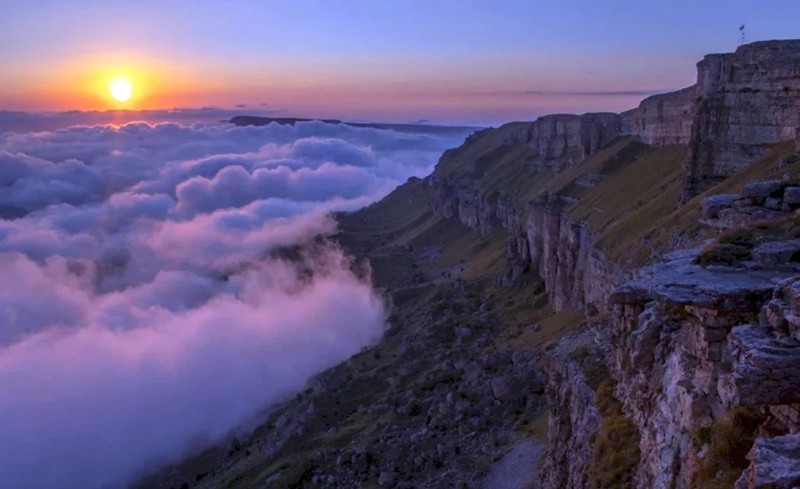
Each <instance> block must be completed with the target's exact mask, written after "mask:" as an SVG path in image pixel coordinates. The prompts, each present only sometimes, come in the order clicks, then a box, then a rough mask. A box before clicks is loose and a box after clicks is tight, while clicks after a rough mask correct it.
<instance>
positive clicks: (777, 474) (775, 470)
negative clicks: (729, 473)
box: [735, 434, 800, 489]
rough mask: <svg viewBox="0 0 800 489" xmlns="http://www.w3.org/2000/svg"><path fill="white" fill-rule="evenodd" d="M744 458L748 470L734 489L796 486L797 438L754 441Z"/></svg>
mask: <svg viewBox="0 0 800 489" xmlns="http://www.w3.org/2000/svg"><path fill="white" fill-rule="evenodd" d="M748 458H749V459H750V461H751V465H750V467H748V468H747V470H745V472H744V474H742V477H740V478H739V480H738V481H737V482H736V485H735V487H736V488H737V489H739V488H741V489H767V488H769V489H793V488H796V487H798V486H800V435H798V434H794V435H785V436H776V437H774V438H758V439H757V440H756V442H755V444H754V445H753V449H752V450H751V451H750V454H749V455H748Z"/></svg>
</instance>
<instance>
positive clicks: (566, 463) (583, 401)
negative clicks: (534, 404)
mask: <svg viewBox="0 0 800 489" xmlns="http://www.w3.org/2000/svg"><path fill="white" fill-rule="evenodd" d="M580 348H583V349H590V348H596V345H595V344H594V338H593V334H592V333H591V332H590V331H588V330H585V331H582V332H580V333H577V334H575V335H572V336H570V337H568V338H566V339H565V340H564V341H561V342H559V344H558V345H556V346H555V347H554V348H553V349H552V350H551V351H549V352H548V353H547V355H545V356H544V364H543V367H544V372H545V375H546V377H547V379H548V380H547V384H546V388H545V393H546V394H547V399H548V400H549V401H550V412H551V415H550V417H549V420H548V439H549V440H550V447H549V449H548V456H547V458H546V459H545V466H544V468H543V470H542V487H543V488H548V489H549V488H552V489H558V488H563V487H576V488H577V487H587V486H588V478H589V475H588V472H589V466H590V464H591V461H592V439H593V437H594V436H595V435H596V434H597V432H598V430H599V428H600V421H601V414H600V412H599V410H598V409H597V406H596V405H595V392H594V389H593V388H592V387H591V386H590V385H589V383H588V382H587V378H586V375H585V374H584V372H583V369H582V368H581V365H580V363H579V362H578V360H577V359H576V358H575V351H576V350H577V349H580Z"/></svg>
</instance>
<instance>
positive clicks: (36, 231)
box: [0, 122, 458, 488]
mask: <svg viewBox="0 0 800 489" xmlns="http://www.w3.org/2000/svg"><path fill="white" fill-rule="evenodd" d="M457 142H458V141H454V140H445V139H442V138H441V137H438V136H434V135H428V134H401V133H397V132H394V131H386V130H375V129H368V128H353V127H349V126H344V125H331V124H324V123H319V122H309V123H300V124H297V125H295V126H278V125H275V124H273V125H270V126H266V127H231V126H221V125H205V124H195V125H179V124H174V123H165V124H156V125H151V124H146V123H132V124H127V125H124V126H121V127H112V126H74V127H70V128H66V129H62V130H58V131H54V132H39V133H19V132H9V133H4V134H0V270H2V271H3V273H2V276H0V393H2V395H0V480H3V481H5V483H9V484H10V487H30V488H37V487H41V488H50V487H67V488H69V487H75V488H78V487H80V488H94V487H117V486H119V485H123V484H125V483H126V482H128V481H130V480H132V478H134V477H135V476H136V475H138V474H140V473H141V471H142V470H145V469H147V468H150V467H153V465H154V464H159V463H164V462H167V461H170V460H174V459H175V457H178V456H180V454H181V453H183V452H184V451H185V450H187V449H188V448H190V447H192V448H197V446H198V445H202V444H203V443H208V442H209V441H212V440H214V439H217V438H219V437H221V436H224V435H225V434H226V433H228V432H229V431H230V430H232V429H235V428H236V427H238V426H240V425H241V424H242V423H244V422H246V421H248V420H249V419H251V418H252V417H253V416H254V415H256V414H257V413H258V412H260V410H262V409H264V408H266V407H268V406H269V405H270V404H273V403H275V402H277V401H279V400H281V399H284V398H286V397H287V396H289V395H291V394H292V393H294V392H296V391H298V390H299V389H301V388H302V387H303V385H304V384H305V382H306V381H307V380H308V378H309V377H310V376H312V375H314V374H315V373H317V372H319V371H321V370H323V369H325V368H328V367H330V366H332V365H335V364H336V363H338V362H340V361H342V360H344V359H346V358H348V357H349V356H351V355H353V354H354V353H356V352H358V351H359V350H360V349H361V348H363V347H364V346H366V345H369V344H371V343H373V342H375V341H376V340H377V339H378V338H379V337H380V334H381V332H382V329H383V324H384V311H383V308H382V304H381V302H380V300H379V299H378V298H377V297H376V296H375V295H374V293H373V291H372V289H371V287H370V284H369V283H365V282H364V281H363V280H362V279H360V278H358V277H356V276H355V275H354V274H353V273H352V272H351V271H350V266H349V261H348V258H347V257H345V256H343V255H342V253H341V252H340V251H339V250H337V249H335V248H334V247H332V246H330V245H319V244H315V245H313V251H310V252H308V253H306V254H305V259H304V260H305V261H304V263H303V264H302V266H300V265H299V264H298V263H293V262H289V261H285V260H282V259H278V258H274V257H273V256H274V254H272V253H270V252H271V251H272V250H275V249H277V248H280V247H283V246H292V245H296V244H303V243H309V242H310V241H311V240H312V238H314V237H315V236H318V235H320V234H325V233H329V232H331V231H333V230H334V227H335V223H334V222H333V221H332V220H330V219H329V218H328V217H327V214H328V213H329V212H330V211H332V210H338V209H352V208H357V207H359V206H362V205H364V204H366V203H369V202H371V201H373V200H375V199H376V198H379V197H380V196H382V195H383V194H385V193H386V192H388V191H389V190H390V189H391V188H393V187H394V186H396V185H397V184H398V183H400V182H402V181H404V180H405V179H406V178H408V177H410V176H419V175H423V174H425V173H427V172H428V171H430V169H431V167H432V165H433V163H434V162H435V160H436V158H437V157H438V155H439V154H440V153H441V151H442V150H443V149H444V148H445V147H447V146H451V145H454V144H456V143H457ZM309 270H310V271H311V273H310V274H309Z"/></svg>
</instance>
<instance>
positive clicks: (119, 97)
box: [108, 78, 133, 102]
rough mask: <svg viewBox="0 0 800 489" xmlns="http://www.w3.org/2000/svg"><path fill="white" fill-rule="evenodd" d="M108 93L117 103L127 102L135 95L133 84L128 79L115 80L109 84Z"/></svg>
mask: <svg viewBox="0 0 800 489" xmlns="http://www.w3.org/2000/svg"><path fill="white" fill-rule="evenodd" d="M108 91H109V93H111V96H112V97H113V98H114V100H116V101H117V102H127V101H128V100H130V99H131V95H133V84H132V83H131V82H130V81H128V80H127V79H126V78H115V79H114V80H111V83H109V84H108Z"/></svg>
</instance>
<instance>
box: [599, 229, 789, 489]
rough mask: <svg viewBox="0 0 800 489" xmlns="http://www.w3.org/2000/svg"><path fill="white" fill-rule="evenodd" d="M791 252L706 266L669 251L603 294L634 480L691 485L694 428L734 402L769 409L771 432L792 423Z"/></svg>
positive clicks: (697, 459) (697, 454) (698, 457)
mask: <svg viewBox="0 0 800 489" xmlns="http://www.w3.org/2000/svg"><path fill="white" fill-rule="evenodd" d="M762 246H763V245H762ZM798 250H800V243H798V242H795V243H794V250H792V253H788V254H785V257H784V259H783V260H782V261H779V262H776V261H775V260H774V258H775V257H774V256H771V257H769V259H765V260H761V261H759V257H758V256H755V257H754V261H753V262H749V263H742V264H740V265H732V266H723V265H716V266H713V267H712V266H709V267H707V268H703V267H701V266H699V265H696V264H694V257H695V256H696V252H694V251H691V250H690V251H686V252H678V253H674V254H672V255H671V257H670V259H669V260H668V261H666V262H663V263H659V264H656V265H652V266H650V267H647V268H645V269H643V270H642V271H641V275H640V276H639V277H638V278H637V279H635V280H633V281H631V282H629V283H627V284H625V285H624V286H622V287H620V288H618V289H617V290H616V291H615V292H614V293H613V294H612V296H611V298H610V301H611V303H612V304H613V314H612V321H611V322H612V329H611V345H612V347H611V357H612V362H611V367H612V375H613V376H614V378H615V379H616V380H617V390H616V395H617V398H618V399H620V400H621V401H622V403H623V406H624V411H625V413H626V415H627V416H629V417H630V418H631V419H632V420H633V421H634V422H635V423H636V425H637V426H638V428H639V431H640V433H641V442H640V450H641V453H642V458H641V462H640V464H639V467H638V470H637V473H636V486H637V487H639V488H673V487H676V488H689V487H694V483H693V481H694V477H695V476H696V475H697V472H698V464H699V463H701V461H702V459H703V457H704V456H706V455H707V450H706V448H707V447H706V444H705V443H704V442H698V441H697V440H698V439H697V438H696V437H695V436H694V435H695V434H696V433H697V432H698V430H699V429H700V428H701V427H707V426H711V424H712V423H714V422H715V421H717V420H719V419H721V418H723V417H724V416H725V415H726V414H727V413H728V412H729V411H730V410H731V408H734V407H736V406H761V407H763V408H765V409H774V410H775V412H774V413H773V416H772V418H771V419H770V423H771V430H776V429H778V430H782V431H791V430H792V429H796V427H797V423H796V422H795V421H796V419H797V417H798V413H797V410H796V406H797V403H798V402H800V395H798V388H800V370H798V369H797V367H796V365H797V361H798V359H800V342H798V341H797V339H796V336H800V335H798V334H797V331H798V326H795V325H793V323H792V321H794V322H795V323H796V324H797V325H800V320H797V317H796V316H795V311H794V309H793V307H797V306H800V301H796V300H795V298H796V297H800V288H798V289H795V288H794V287H795V286H797V285H798V282H797V281H796V280H795V279H792V278H791V277H793V276H795V275H796V274H797V273H798V272H800V267H798V266H797V264H796V263H794V262H792V261H791V260H792V256H795V255H794V253H797V251H798ZM781 280H787V281H786V282H782V283H780V284H779V286H778V288H777V289H776V286H775V284H776V282H780V281H781ZM762 307H763V308H764V309H763V310H762ZM798 312H800V310H799V311H798ZM769 331H775V333H774V334H773V333H770V332H769ZM780 417H783V418H785V420H784V421H783V422H779V421H778V420H779V418H780ZM778 425H780V426H778ZM773 432H774V431H773ZM743 487H767V486H761V485H753V486H747V485H745V486H743ZM769 487H772V486H769ZM781 487H782V486H781ZM787 487H788V486H787Z"/></svg>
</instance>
